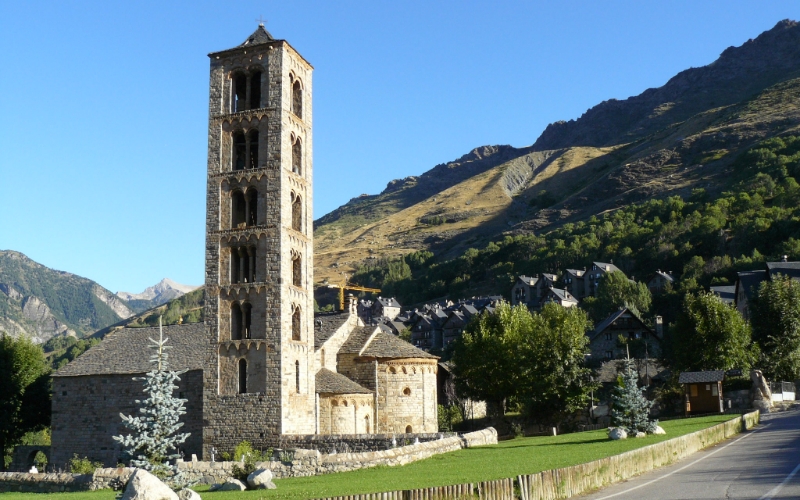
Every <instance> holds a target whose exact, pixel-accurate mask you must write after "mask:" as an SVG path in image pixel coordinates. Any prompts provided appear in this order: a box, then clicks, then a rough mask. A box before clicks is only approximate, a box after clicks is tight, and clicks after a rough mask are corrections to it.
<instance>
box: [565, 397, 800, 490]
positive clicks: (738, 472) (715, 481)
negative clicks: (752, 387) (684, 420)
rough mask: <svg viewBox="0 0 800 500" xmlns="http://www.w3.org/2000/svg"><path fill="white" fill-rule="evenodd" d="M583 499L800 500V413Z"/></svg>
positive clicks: (771, 418) (771, 417) (765, 420)
mask: <svg viewBox="0 0 800 500" xmlns="http://www.w3.org/2000/svg"><path fill="white" fill-rule="evenodd" d="M580 498H581V499H584V500H589V499H592V500H603V499H612V498H613V499H614V500H626V499H637V500H638V499H653V500H678V499H680V500H707V499H708V500H711V499H715V500H716V499H736V500H739V499H742V500H744V499H753V500H756V499H758V500H771V499H779V498H780V499H789V498H792V499H800V411H797V410H793V411H788V412H783V413H772V414H768V415H764V416H762V418H761V424H760V425H759V426H758V427H756V428H755V429H752V430H750V431H747V432H745V433H743V434H740V435H738V436H736V437H735V438H733V439H729V440H727V441H724V442H722V443H720V444H719V445H717V446H714V447H712V448H708V449H706V450H703V451H700V452H697V453H695V454H694V455H691V456H690V457H688V458H686V459H684V460H682V461H680V462H677V463H675V464H672V465H670V466H669V467H664V468H661V469H658V470H655V471H653V472H649V473H647V474H643V475H641V476H638V477H636V478H633V479H631V480H629V481H626V482H624V483H619V484H616V485H612V486H609V487H608V488H604V489H602V490H600V491H597V492H595V493H594V494H592V495H585V496H582V497H580Z"/></svg>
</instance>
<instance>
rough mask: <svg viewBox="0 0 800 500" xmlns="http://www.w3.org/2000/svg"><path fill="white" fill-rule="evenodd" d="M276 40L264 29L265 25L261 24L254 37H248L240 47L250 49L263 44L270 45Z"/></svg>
mask: <svg viewBox="0 0 800 500" xmlns="http://www.w3.org/2000/svg"><path fill="white" fill-rule="evenodd" d="M274 41H275V38H273V36H272V35H270V34H269V31H267V30H266V28H264V25H263V24H259V25H258V28H256V30H255V31H254V32H253V34H252V35H250V36H248V37H247V40H245V41H244V42H243V43H242V44H241V45H239V47H250V46H253V45H261V44H262V43H269V42H274Z"/></svg>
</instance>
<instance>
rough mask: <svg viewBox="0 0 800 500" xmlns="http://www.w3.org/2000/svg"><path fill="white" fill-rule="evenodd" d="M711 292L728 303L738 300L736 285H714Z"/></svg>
mask: <svg viewBox="0 0 800 500" xmlns="http://www.w3.org/2000/svg"><path fill="white" fill-rule="evenodd" d="M711 293H713V294H714V295H716V296H717V297H719V299H720V300H721V301H722V302H724V303H726V304H733V303H734V302H736V285H725V286H712V287H711Z"/></svg>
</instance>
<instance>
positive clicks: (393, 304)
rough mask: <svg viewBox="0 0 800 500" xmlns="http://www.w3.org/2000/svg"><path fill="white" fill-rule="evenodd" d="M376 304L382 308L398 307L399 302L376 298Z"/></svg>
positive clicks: (389, 298)
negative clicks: (378, 303)
mask: <svg viewBox="0 0 800 500" xmlns="http://www.w3.org/2000/svg"><path fill="white" fill-rule="evenodd" d="M378 302H380V304H381V305H382V306H383V307H400V302H397V300H395V298H394V297H378Z"/></svg>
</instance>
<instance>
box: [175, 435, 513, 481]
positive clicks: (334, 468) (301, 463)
mask: <svg viewBox="0 0 800 500" xmlns="http://www.w3.org/2000/svg"><path fill="white" fill-rule="evenodd" d="M417 436H418V435H417ZM431 436H433V434H432V435H431ZM436 436H439V435H438V434H436ZM320 437H322V438H324V437H327V436H320ZM389 439H390V443H391V436H390V437H389ZM397 442H398V443H402V441H401V440H399V439H397ZM488 444H497V431H495V430H494V429H493V428H491V427H489V428H488V429H484V430H482V431H476V432H470V433H467V434H464V435H461V436H458V435H453V434H452V433H450V435H449V436H447V437H444V438H443V439H437V440H435V441H425V442H422V441H421V440H420V442H419V443H416V444H409V445H406V446H397V447H396V448H392V447H391V446H390V447H389V449H381V450H378V451H364V452H360V453H331V454H323V453H320V452H319V450H304V449H296V450H285V451H284V452H283V453H281V452H276V460H272V461H270V462H262V463H260V464H259V466H260V467H265V468H269V469H270V470H272V473H273V475H274V477H276V478H284V477H300V476H315V475H318V474H329V473H332V472H345V471H351V470H356V469H363V468H367V467H375V466H378V465H388V466H394V465H404V464H407V463H411V462H416V461H418V460H424V459H426V458H429V457H431V456H433V455H438V454H441V453H448V452H451V451H456V450H460V449H462V448H471V447H473V446H483V445H488ZM237 464H239V462H182V463H181V464H179V467H180V468H181V470H182V471H184V473H186V474H188V475H189V477H191V478H192V479H193V480H195V481H198V482H200V483H203V484H212V483H220V482H223V481H224V480H225V479H226V478H227V477H228V476H229V475H230V473H231V472H232V470H233V466H234V465H237Z"/></svg>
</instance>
